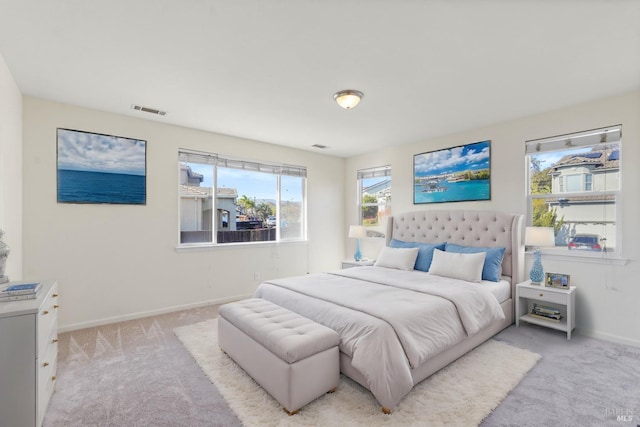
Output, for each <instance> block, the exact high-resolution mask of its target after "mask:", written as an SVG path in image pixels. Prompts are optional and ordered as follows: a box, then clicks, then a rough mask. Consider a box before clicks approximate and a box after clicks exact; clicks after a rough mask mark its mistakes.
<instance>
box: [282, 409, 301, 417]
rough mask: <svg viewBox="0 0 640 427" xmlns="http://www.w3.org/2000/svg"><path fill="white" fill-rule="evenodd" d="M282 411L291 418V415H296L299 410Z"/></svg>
mask: <svg viewBox="0 0 640 427" xmlns="http://www.w3.org/2000/svg"><path fill="white" fill-rule="evenodd" d="M282 410H283V411H284V412H286V413H287V414H289V416H292V415H295V414H297V413H298V411H299V410H300V409H296V410H295V411H288V410H287V408H282Z"/></svg>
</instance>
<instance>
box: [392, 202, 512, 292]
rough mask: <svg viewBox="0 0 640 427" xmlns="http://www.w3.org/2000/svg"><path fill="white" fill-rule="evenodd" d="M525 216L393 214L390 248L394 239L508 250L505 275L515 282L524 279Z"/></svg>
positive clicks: (437, 212) (435, 212)
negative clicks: (523, 238)
mask: <svg viewBox="0 0 640 427" xmlns="http://www.w3.org/2000/svg"><path fill="white" fill-rule="evenodd" d="M523 225H524V217H523V215H519V214H509V213H504V212H496V211H470V210H428V211H415V212H407V213H404V214H400V215H393V216H392V217H391V218H389V221H388V222H387V233H386V240H387V245H389V242H390V241H391V239H392V238H393V239H398V240H403V241H405V242H421V243H442V242H449V243H455V244H458V245H464V246H483V247H495V246H497V247H504V248H505V251H504V259H503V260H502V274H503V275H504V276H509V277H511V283H512V285H514V284H515V283H519V282H522V281H523V280H524V245H523V243H522V233H523Z"/></svg>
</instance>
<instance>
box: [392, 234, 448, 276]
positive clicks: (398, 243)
mask: <svg viewBox="0 0 640 427" xmlns="http://www.w3.org/2000/svg"><path fill="white" fill-rule="evenodd" d="M444 246H445V244H444V243H436V244H430V243H419V242H403V241H402V240H397V239H391V242H389V247H391V248H418V258H416V265H415V267H414V269H415V270H420V271H429V267H431V260H432V259H433V250H434V249H440V250H441V251H443V250H444Z"/></svg>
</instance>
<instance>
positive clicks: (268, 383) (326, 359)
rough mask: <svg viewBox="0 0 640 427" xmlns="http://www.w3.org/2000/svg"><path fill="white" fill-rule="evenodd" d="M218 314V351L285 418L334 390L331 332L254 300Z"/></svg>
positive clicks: (335, 356) (334, 337)
mask: <svg viewBox="0 0 640 427" xmlns="http://www.w3.org/2000/svg"><path fill="white" fill-rule="evenodd" d="M219 314H220V317H219V319H218V343H219V345H220V348H221V349H222V350H223V351H224V352H225V353H227V354H228V355H229V356H230V357H231V358H232V359H233V360H234V361H235V362H236V363H237V364H238V365H240V366H241V367H242V369H244V370H245V371H246V372H247V373H248V374H249V375H250V376H251V377H252V378H253V379H254V380H256V382H258V384H260V385H261V386H262V387H263V388H264V389H265V390H266V391H267V392H269V394H271V396H273V397H274V398H275V399H276V400H277V401H278V402H279V403H280V404H281V405H282V406H283V407H284V409H285V410H286V411H287V412H288V413H289V414H290V415H293V414H295V413H296V412H298V410H299V409H300V408H301V407H302V406H304V405H306V404H307V403H309V402H311V401H312V400H314V399H316V398H318V397H320V396H321V395H322V394H324V393H326V392H330V391H333V390H335V388H336V387H337V386H338V383H339V381H340V360H339V359H340V357H339V353H338V342H339V340H340V338H339V337H338V334H337V333H336V332H335V331H334V330H332V329H330V328H327V327H326V326H323V325H320V324H318V323H316V322H314V321H312V320H310V319H307V318H306V317H302V316H300V315H299V314H296V313H294V312H292V311H290V310H287V309H285V308H282V307H280V306H278V305H275V304H273V303H271V302H269V301H266V300H263V299H259V298H253V299H248V300H243V301H238V302H233V303H229V304H225V305H223V306H221V307H220V310H219Z"/></svg>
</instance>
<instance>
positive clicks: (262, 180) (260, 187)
mask: <svg viewBox="0 0 640 427" xmlns="http://www.w3.org/2000/svg"><path fill="white" fill-rule="evenodd" d="M189 166H190V167H191V170H192V171H194V172H196V173H199V174H201V175H203V176H204V180H203V182H202V183H201V184H200V185H201V186H202V187H212V186H213V166H212V165H205V164H200V163H189ZM276 178H277V177H276V175H274V174H270V173H260V172H251V171H244V170H241V169H231V168H218V188H235V189H236V191H237V192H238V197H242V196H243V195H246V196H247V197H249V198H252V199H253V198H255V199H256V200H272V201H275V200H276V199H277V180H276ZM280 186H281V189H282V201H295V202H299V201H301V200H302V189H301V186H300V179H299V178H295V177H287V176H283V177H282V179H281V183H280Z"/></svg>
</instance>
